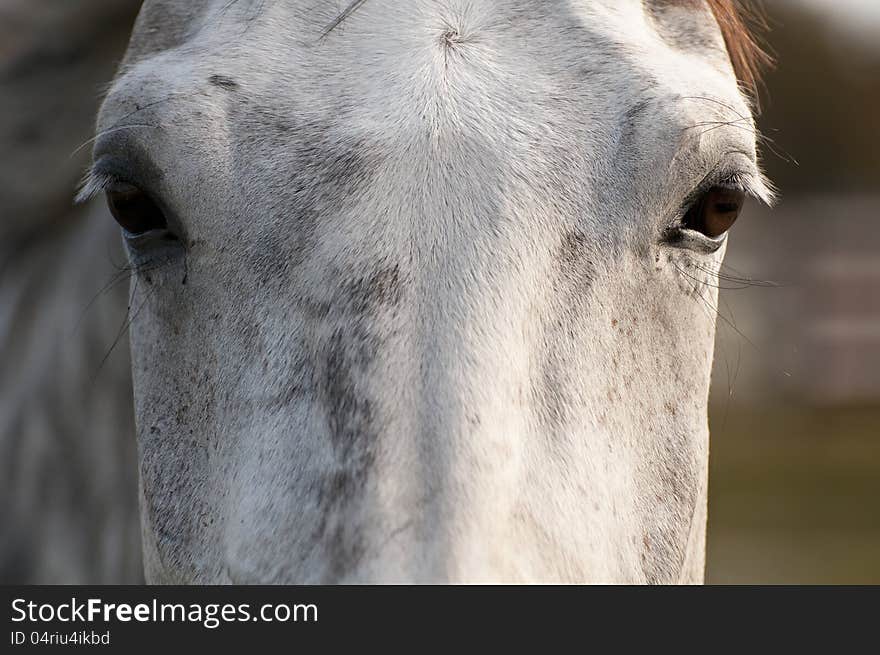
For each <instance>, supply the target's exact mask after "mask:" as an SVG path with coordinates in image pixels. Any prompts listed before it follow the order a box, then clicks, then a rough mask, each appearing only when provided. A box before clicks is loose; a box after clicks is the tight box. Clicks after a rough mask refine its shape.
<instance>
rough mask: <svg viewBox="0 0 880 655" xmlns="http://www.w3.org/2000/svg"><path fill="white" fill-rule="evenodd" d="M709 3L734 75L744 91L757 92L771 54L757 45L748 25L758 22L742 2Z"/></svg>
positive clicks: (732, 0)
mask: <svg viewBox="0 0 880 655" xmlns="http://www.w3.org/2000/svg"><path fill="white" fill-rule="evenodd" d="M708 2H709V6H710V7H711V8H712V12H713V13H714V14H715V19H716V20H717V21H718V25H719V26H720V27H721V32H722V34H724V42H725V43H726V44H727V51H728V52H729V53H730V60H731V62H733V70H734V71H735V72H736V76H737V78H738V79H739V81H740V83H741V84H742V85H743V87H745V89H746V90H748V91H750V92H751V93H753V94H755V93H757V87H758V84H759V83H760V80H761V72H762V70H763V69H764V68H765V67H766V66H767V65H769V64H770V62H771V58H770V56H769V55H768V54H767V53H766V52H765V51H764V50H763V48H762V47H761V46H760V44H759V43H758V41H757V40H756V38H755V34H754V32H753V31H752V28H751V24H752V23H755V22H757V21H756V20H755V19H756V18H757V17H756V16H755V14H754V12H752V11H749V9H748V8H747V7H745V6H744V3H743V2H739V1H737V0H708ZM759 24H760V23H759Z"/></svg>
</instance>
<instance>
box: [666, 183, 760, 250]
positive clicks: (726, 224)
mask: <svg viewBox="0 0 880 655" xmlns="http://www.w3.org/2000/svg"><path fill="white" fill-rule="evenodd" d="M745 200H746V195H745V194H744V193H743V192H742V191H737V190H736V189H724V188H721V187H715V188H713V189H710V190H709V191H707V192H706V193H705V194H703V197H702V198H700V199H699V200H698V201H697V202H696V203H695V204H694V206H693V207H691V209H690V210H689V211H688V213H687V214H686V215H685V217H684V220H683V221H682V224H683V226H684V227H685V228H686V229H688V230H694V231H695V232H699V233H701V234H703V235H705V236H707V237H709V238H711V239H717V238H718V237H720V236H722V235H723V234H724V233H726V232H727V231H728V230H729V229H730V228H731V227H733V224H734V223H735V222H736V219H737V218H739V214H740V212H741V211H742V208H743V204H745Z"/></svg>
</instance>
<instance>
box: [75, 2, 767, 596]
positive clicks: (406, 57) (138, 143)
mask: <svg viewBox="0 0 880 655" xmlns="http://www.w3.org/2000/svg"><path fill="white" fill-rule="evenodd" d="M725 37H726V45H727V47H725ZM749 48H750V41H749V40H748V36H747V35H746V33H745V32H744V31H743V27H742V23H741V22H739V18H738V15H737V13H736V7H735V6H734V5H733V4H732V3H731V2H729V1H728V0H724V1H722V0H714V1H711V2H703V1H699V0H644V1H643V0H543V1H541V2H537V1H528V0H479V1H478V0H413V1H409V2H401V1H399V0H398V1H395V0H366V1H363V0H361V1H360V2H355V3H353V4H352V5H351V6H350V7H349V8H348V9H347V10H346V11H344V12H343V14H342V15H341V16H340V15H339V4H338V3H337V2H331V1H329V0H326V1H325V0H262V1H260V0H232V1H230V0H197V1H194V2H193V1H191V0H186V1H184V0H148V1H147V2H146V3H145V5H144V7H143V9H142V12H141V15H140V18H139V19H138V23H137V25H136V28H135V32H134V36H133V39H132V42H131V45H130V50H129V53H128V55H127V57H126V59H125V61H124V63H123V66H122V69H121V71H120V74H119V75H118V77H117V79H116V81H115V83H114V85H113V87H112V89H111V90H110V92H109V95H108V97H107V99H106V102H105V104H104V106H103V109H102V112H101V115H100V119H99V126H98V135H97V138H96V141H95V148H94V166H93V168H92V170H91V171H90V173H89V175H88V177H87V181H86V183H85V187H84V191H83V196H84V197H88V196H90V195H94V194H95V193H98V192H100V191H105V192H106V193H107V196H108V200H109V204H110V207H111V210H112V211H113V213H114V216H115V217H116V219H117V221H118V222H119V224H120V225H121V226H122V228H123V234H124V236H125V240H126V244H127V249H128V252H129V256H130V259H131V263H132V265H133V267H134V268H135V269H136V271H137V275H136V277H135V279H134V282H133V286H132V294H131V295H132V300H131V313H132V315H131V322H132V328H131V345H132V358H133V372H134V387H135V415H136V423H137V428H138V446H139V464H140V476H141V493H142V498H141V513H142V525H143V535H144V549H145V562H146V563H145V567H146V574H147V578H148V579H149V580H150V581H153V582H161V583H209V582H242V583H243V582H248V583H251V582H255V583H256V582H259V583H265V582H297V583H314V582H333V583H335V582H376V581H378V582H401V581H414V582H465V581H466V582H491V581H504V582H520V581H541V582H558V581H576V582H581V581H590V582H593V581H597V582H633V583H639V582H652V583H654V582H699V581H701V580H702V579H703V569H704V559H705V557H704V551H705V545H704V544H705V526H706V490H707V462H708V437H709V435H708V427H707V395H708V389H709V377H710V368H711V363H712V355H713V337H714V332H715V314H714V312H713V311H711V307H712V306H713V305H714V303H715V300H716V290H715V289H716V286H717V276H716V273H717V269H718V267H719V265H720V262H721V260H722V257H723V253H724V250H725V244H726V237H727V231H728V229H729V228H730V227H731V225H732V224H733V222H734V221H735V220H736V218H737V216H738V215H739V213H740V210H741V208H742V205H743V202H744V199H745V197H746V195H751V196H754V197H757V198H759V199H762V200H768V199H769V198H770V195H771V194H770V190H769V189H768V185H767V184H766V183H765V181H764V178H763V176H762V173H761V171H760V168H759V165H758V161H757V157H756V139H755V130H754V126H753V119H752V113H751V109H750V104H749V101H748V99H747V98H746V96H745V95H744V94H743V92H742V91H741V88H740V86H739V85H738V79H737V71H739V73H740V81H748V80H747V79H745V78H747V77H748V76H749V74H750V73H749V71H750V70H751V69H750V63H751V62H750V60H749V56H750V51H749ZM732 63H733V65H732Z"/></svg>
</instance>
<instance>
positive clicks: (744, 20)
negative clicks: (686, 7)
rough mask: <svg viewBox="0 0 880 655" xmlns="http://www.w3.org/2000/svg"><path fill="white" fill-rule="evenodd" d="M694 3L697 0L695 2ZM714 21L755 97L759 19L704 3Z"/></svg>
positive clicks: (730, 6)
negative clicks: (756, 35) (756, 36)
mask: <svg viewBox="0 0 880 655" xmlns="http://www.w3.org/2000/svg"><path fill="white" fill-rule="evenodd" d="M697 1H698V2H699V1H700V0H697ZM705 1H706V2H707V3H708V5H709V7H710V8H711V10H712V13H713V14H714V15H715V20H716V21H718V26H719V27H720V28H721V33H722V34H723V35H724V42H725V43H726V44H727V51H728V53H729V54H730V61H731V63H732V64H733V70H734V72H735V73H736V77H737V79H738V80H739V82H740V84H742V85H743V87H744V88H745V89H746V90H747V91H748V92H750V93H752V94H753V95H757V92H758V84H759V83H760V80H761V72H762V70H763V69H764V68H765V67H767V66H769V65H770V64H771V63H772V61H773V60H772V58H771V57H770V56H769V55H768V54H767V53H766V52H765V51H764V49H763V48H762V47H761V45H760V44H759V43H758V41H757V40H756V38H755V33H754V31H753V29H752V26H753V24H757V25H758V26H761V27H765V25H764V23H763V21H762V20H760V19H759V17H758V15H757V14H756V12H755V11H754V10H752V9H751V8H750V7H747V6H746V2H747V1H748V0H705ZM364 2H366V0H353V1H352V2H350V3H349V4H348V5H347V6H346V8H345V10H344V11H342V13H340V14H339V16H338V17H337V18H336V20H334V21H333V22H332V23H331V24H330V25H328V26H327V29H326V30H325V31H324V34H323V36H327V34H329V33H330V32H332V31H333V30H334V29H335V28H336V27H338V26H339V25H340V23H342V22H343V21H344V20H345V19H347V18H348V17H349V16H350V15H351V14H353V13H354V12H355V11H357V10H358V9H359V8H360V6H361V5H362V4H364ZM672 2H673V3H677V4H686V3H688V2H694V0H672Z"/></svg>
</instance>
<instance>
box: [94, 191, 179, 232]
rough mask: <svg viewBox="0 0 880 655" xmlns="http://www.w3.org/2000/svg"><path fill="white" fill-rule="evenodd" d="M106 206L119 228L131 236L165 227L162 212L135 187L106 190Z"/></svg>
mask: <svg viewBox="0 0 880 655" xmlns="http://www.w3.org/2000/svg"><path fill="white" fill-rule="evenodd" d="M107 205H108V207H109V208H110V213H111V214H113V218H115V219H116V222H117V223H119V226H120V227H121V228H122V229H124V230H125V231H126V232H127V233H128V234H130V235H132V236H139V235H142V234H146V233H147V232H151V231H153V230H163V229H165V228H166V227H167V222H166V220H165V216H164V215H163V214H162V210H161V209H159V207H158V206H157V205H156V203H155V202H153V200H152V198H150V196H148V195H147V194H146V193H144V192H143V191H141V190H140V189H138V188H137V187H135V186H131V185H128V184H126V185H119V186H116V187H114V188H111V189H107Z"/></svg>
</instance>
